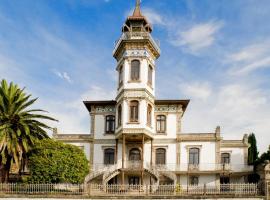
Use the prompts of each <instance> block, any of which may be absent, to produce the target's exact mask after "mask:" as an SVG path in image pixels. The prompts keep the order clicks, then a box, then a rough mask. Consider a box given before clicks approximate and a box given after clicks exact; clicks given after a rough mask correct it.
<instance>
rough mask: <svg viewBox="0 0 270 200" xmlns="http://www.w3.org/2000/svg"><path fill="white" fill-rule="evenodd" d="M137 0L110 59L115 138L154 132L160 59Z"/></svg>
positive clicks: (156, 45) (148, 25) (143, 135)
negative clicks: (114, 89) (113, 77)
mask: <svg viewBox="0 0 270 200" xmlns="http://www.w3.org/2000/svg"><path fill="white" fill-rule="evenodd" d="M151 32H152V27H151V25H150V24H149V22H148V20H147V19H146V18H145V16H143V15H142V13H141V9H140V0H137V1H136V7H135V9H134V11H133V14H132V16H129V17H128V18H127V19H126V21H125V23H124V25H123V27H122V35H121V37H120V39H119V40H118V41H117V42H116V45H115V48H114V51H113V56H114V58H115V59H116V61H117V67H116V70H117V71H118V76H119V79H118V86H117V97H116V102H117V105H116V110H117V112H116V121H117V123H116V137H117V138H119V139H121V136H122V135H123V134H125V135H127V136H131V137H133V138H137V139H141V138H142V137H144V138H151V137H152V135H153V133H154V128H153V127H154V104H155V60H156V59H157V58H158V57H159V56H160V49H159V46H158V44H157V42H155V41H154V39H153V38H152V36H151Z"/></svg>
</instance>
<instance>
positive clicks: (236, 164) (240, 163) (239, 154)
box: [220, 147, 245, 171]
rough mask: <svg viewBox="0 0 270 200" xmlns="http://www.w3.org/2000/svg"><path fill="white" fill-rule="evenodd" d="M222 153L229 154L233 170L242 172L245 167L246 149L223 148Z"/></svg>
mask: <svg viewBox="0 0 270 200" xmlns="http://www.w3.org/2000/svg"><path fill="white" fill-rule="evenodd" d="M220 152H221V153H229V154H230V161H231V165H232V170H234V171H242V170H243V168H244V167H245V160H244V157H245V156H244V148H235V147H234V148H232V147H231V148H221V149H220Z"/></svg>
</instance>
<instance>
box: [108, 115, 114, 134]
mask: <svg viewBox="0 0 270 200" xmlns="http://www.w3.org/2000/svg"><path fill="white" fill-rule="evenodd" d="M114 130H115V116H113V115H108V116H106V133H114Z"/></svg>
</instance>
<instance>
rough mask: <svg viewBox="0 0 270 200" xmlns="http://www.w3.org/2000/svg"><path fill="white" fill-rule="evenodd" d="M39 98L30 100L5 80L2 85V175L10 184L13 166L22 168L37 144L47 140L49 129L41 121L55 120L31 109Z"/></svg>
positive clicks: (0, 139)
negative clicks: (30, 151)
mask: <svg viewBox="0 0 270 200" xmlns="http://www.w3.org/2000/svg"><path fill="white" fill-rule="evenodd" d="M36 100H37V98H35V99H31V95H28V94H26V92H25V91H24V89H20V88H19V87H18V85H16V84H13V83H12V82H11V83H10V84H8V83H7V81H5V80H2V81H1V85H0V172H1V173H0V175H1V182H7V181H8V178H9V171H10V167H11V164H12V163H14V164H15V165H16V166H17V168H19V169H20V168H22V167H23V166H22V165H23V163H24V160H25V159H26V154H27V152H29V150H30V149H31V148H32V147H33V146H34V144H35V142H36V141H38V140H40V139H43V138H47V137H48V136H47V133H46V129H50V127H49V126H47V125H46V124H45V123H43V122H40V121H39V120H44V119H45V120H55V119H53V118H51V117H48V116H46V115H43V114H41V113H43V112H45V111H44V110H40V109H30V107H31V106H32V105H33V104H34V103H35V102H36Z"/></svg>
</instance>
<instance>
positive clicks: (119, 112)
mask: <svg viewBox="0 0 270 200" xmlns="http://www.w3.org/2000/svg"><path fill="white" fill-rule="evenodd" d="M117 114H118V121H117V125H118V126H121V125H122V105H119V106H118V111H117Z"/></svg>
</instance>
